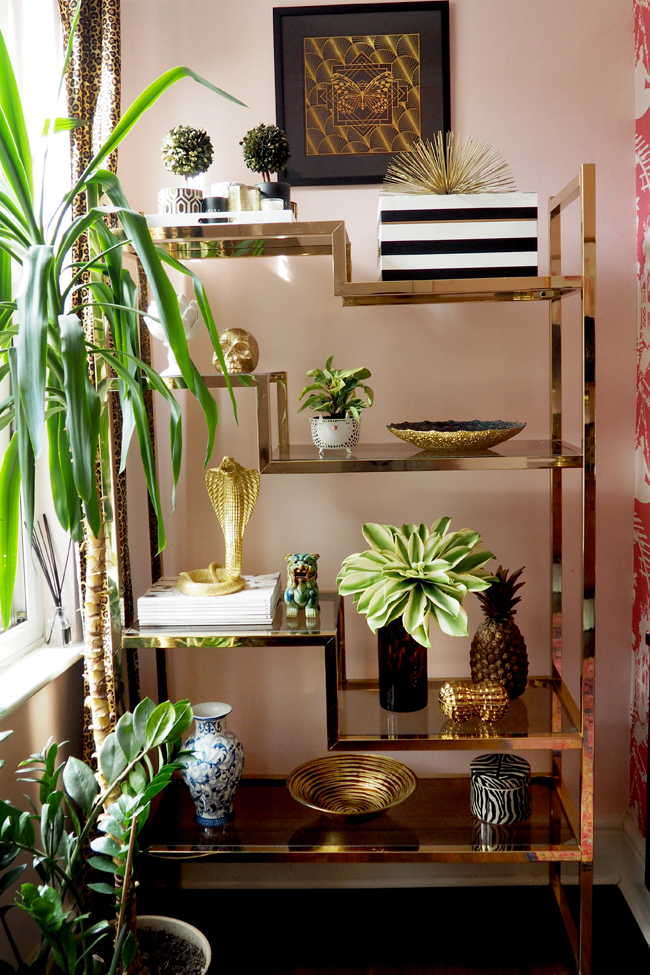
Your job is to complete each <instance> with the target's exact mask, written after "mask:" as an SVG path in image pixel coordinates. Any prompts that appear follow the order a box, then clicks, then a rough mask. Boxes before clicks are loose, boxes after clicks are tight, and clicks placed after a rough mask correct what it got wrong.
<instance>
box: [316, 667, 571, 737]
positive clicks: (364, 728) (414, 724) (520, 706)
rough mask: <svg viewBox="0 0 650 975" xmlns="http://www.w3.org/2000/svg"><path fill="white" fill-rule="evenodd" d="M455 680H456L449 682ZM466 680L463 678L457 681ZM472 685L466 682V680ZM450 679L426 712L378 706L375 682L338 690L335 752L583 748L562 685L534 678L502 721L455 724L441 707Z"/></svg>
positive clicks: (432, 688)
mask: <svg viewBox="0 0 650 975" xmlns="http://www.w3.org/2000/svg"><path fill="white" fill-rule="evenodd" d="M450 679H452V680H453V679H456V678H450ZM458 679H461V678H458ZM462 680H463V681H464V682H465V683H467V682H468V680H467V678H462ZM444 683H446V680H430V681H429V703H428V706H427V707H426V708H423V709H422V710H421V711H414V712H411V713H395V712H391V711H385V710H384V709H383V708H382V707H380V704H379V690H378V687H377V682H376V681H361V680H344V681H342V682H341V684H340V685H339V691H338V736H337V740H336V742H335V743H330V748H333V749H336V750H337V751H338V750H343V749H345V750H349V749H352V750H355V749H362V750H364V751H391V750H398V751H422V750H424V749H436V750H441V749H453V750H454V751H457V750H458V749H471V750H476V749H479V748H480V749H483V750H484V751H495V750H496V751H500V750H503V749H504V748H507V749H509V750H512V749H514V750H532V749H549V748H552V749H555V750H557V749H561V748H562V749H563V748H580V747H581V746H582V734H581V732H580V712H579V710H578V708H577V707H576V705H575V703H574V701H573V700H572V698H571V696H570V694H569V693H568V691H567V689H566V687H565V686H564V685H563V684H562V682H561V681H560V680H558V679H555V678H545V677H534V678H531V679H530V680H529V682H528V687H527V688H526V690H525V691H524V693H523V694H522V695H521V697H518V698H516V699H515V700H514V701H511V702H510V704H509V706H508V710H507V711H506V713H505V715H504V716H503V718H502V719H501V720H500V721H490V722H483V721H480V720H479V718H476V717H473V718H470V720H469V721H462V722H459V721H450V720H449V719H448V718H447V717H446V716H445V715H444V714H443V712H442V711H441V709H440V705H439V703H438V695H439V693H440V688H441V687H442V685H443V684H444Z"/></svg>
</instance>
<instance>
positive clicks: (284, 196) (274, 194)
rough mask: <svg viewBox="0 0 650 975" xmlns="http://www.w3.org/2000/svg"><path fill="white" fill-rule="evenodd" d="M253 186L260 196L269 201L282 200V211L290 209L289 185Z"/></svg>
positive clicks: (267, 184) (265, 184)
mask: <svg viewBox="0 0 650 975" xmlns="http://www.w3.org/2000/svg"><path fill="white" fill-rule="evenodd" d="M255 186H256V187H257V189H258V190H259V191H260V194H261V195H262V196H265V197H266V198H267V199H270V200H282V201H283V203H284V209H285V210H290V209H291V183H276V182H270V183H256V184H255Z"/></svg>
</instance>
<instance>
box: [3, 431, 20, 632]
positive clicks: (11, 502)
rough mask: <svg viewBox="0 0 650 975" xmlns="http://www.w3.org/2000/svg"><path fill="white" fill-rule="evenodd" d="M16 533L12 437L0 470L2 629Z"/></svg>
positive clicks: (13, 569) (15, 468) (17, 505)
mask: <svg viewBox="0 0 650 975" xmlns="http://www.w3.org/2000/svg"><path fill="white" fill-rule="evenodd" d="M19 534H20V465H19V463H18V437H17V435H16V434H14V435H13V437H12V438H11V440H10V442H9V446H8V447H7V449H6V451H5V455H4V458H3V461H2V467H0V611H1V613H2V624H3V626H4V628H5V630H6V629H8V628H9V624H10V622H11V604H12V601H13V597H14V584H15V581H16V567H17V565H18V538H19Z"/></svg>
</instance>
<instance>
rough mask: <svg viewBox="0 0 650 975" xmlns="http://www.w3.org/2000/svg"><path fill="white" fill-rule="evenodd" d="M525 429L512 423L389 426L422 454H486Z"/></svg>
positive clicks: (426, 422) (422, 422)
mask: <svg viewBox="0 0 650 975" xmlns="http://www.w3.org/2000/svg"><path fill="white" fill-rule="evenodd" d="M525 426H526V424H525V423H518V422H516V421H512V420H419V421H417V422H410V421H406V422H405V423H389V424H388V429H389V430H390V432H391V433H392V434H393V435H394V436H396V437H399V438H400V440H406V442H407V443H412V444H415V446H416V447H421V448H422V449H423V450H446V451H450V452H453V453H457V452H459V451H463V450H465V451H467V450H489V448H490V447H496V445H497V444H499V443H503V442H504V440H509V439H510V437H514V436H516V435H517V434H518V433H521V431H522V430H523V429H524V427H525Z"/></svg>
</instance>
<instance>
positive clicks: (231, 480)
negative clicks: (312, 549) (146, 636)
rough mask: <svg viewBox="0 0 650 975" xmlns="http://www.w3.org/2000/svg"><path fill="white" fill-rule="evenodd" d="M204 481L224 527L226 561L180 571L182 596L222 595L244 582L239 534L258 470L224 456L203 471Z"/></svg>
mask: <svg viewBox="0 0 650 975" xmlns="http://www.w3.org/2000/svg"><path fill="white" fill-rule="evenodd" d="M205 483H206V487H207V489H208V494H209V496H210V501H211V502H212V507H213V508H214V510H215V513H216V515H217V518H218V519H219V524H220V525H221V527H222V529H223V534H224V538H225V542H226V555H225V564H224V565H221V564H220V563H219V562H211V563H210V565H209V566H208V568H207V569H194V570H193V571H192V572H181V573H180V574H179V576H178V588H179V590H180V592H182V593H183V594H184V595H185V596H225V595H227V594H228V593H231V592H238V591H239V590H240V589H243V588H244V586H245V585H246V583H245V581H244V580H243V579H242V577H241V568H242V537H243V535H244V529H245V527H246V525H247V524H248V519H249V518H250V516H251V515H252V513H253V508H254V507H255V504H256V502H257V497H258V495H259V492H260V475H259V471H256V470H253V469H252V468H245V467H242V466H241V464H238V463H237V461H236V460H233V458H232V457H224V459H223V460H222V461H221V464H220V465H219V467H217V468H216V469H212V470H209V471H206V473H205Z"/></svg>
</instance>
